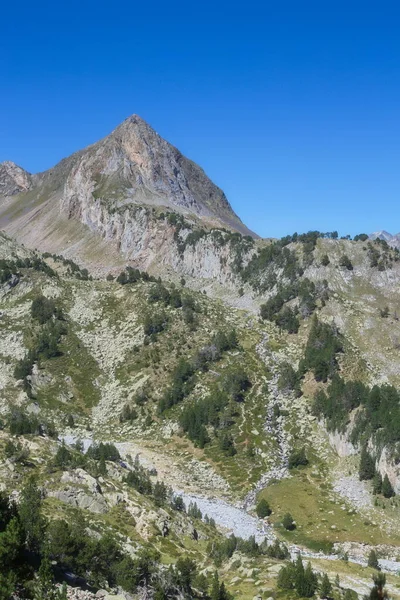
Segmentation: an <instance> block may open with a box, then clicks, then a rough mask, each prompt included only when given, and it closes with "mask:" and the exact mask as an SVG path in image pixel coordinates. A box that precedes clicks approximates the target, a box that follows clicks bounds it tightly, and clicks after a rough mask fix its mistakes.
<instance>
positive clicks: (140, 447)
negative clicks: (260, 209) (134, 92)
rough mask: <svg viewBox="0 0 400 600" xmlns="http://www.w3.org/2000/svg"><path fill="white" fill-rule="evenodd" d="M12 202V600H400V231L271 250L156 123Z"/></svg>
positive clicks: (5, 339) (3, 445)
mask: <svg viewBox="0 0 400 600" xmlns="http://www.w3.org/2000/svg"><path fill="white" fill-rule="evenodd" d="M0 194H1V203H0V219H1V227H2V232H1V234H0V566H1V570H0V598H4V599H8V598H16V597H21V598H38V599H39V598H40V599H44V598H46V599H48V598H49V599H57V598H60V599H61V598H71V599H72V598H76V599H77V600H78V599H83V598H87V599H88V600H90V599H92V598H93V599H94V598H107V599H108V600H111V599H112V598H115V599H117V598H125V599H126V600H130V599H139V598H140V599H145V598H147V599H154V600H161V599H164V598H179V599H183V598H191V599H192V598H211V599H212V600H218V599H221V600H223V599H229V598H237V599H240V598H243V599H245V600H250V599H251V600H253V599H256V598H257V599H259V598H261V599H264V598H265V599H273V598H277V599H288V600H295V599H300V598H305V597H306V598H312V597H315V598H318V597H320V598H325V599H328V598H331V599H332V600H333V599H334V600H342V599H343V600H356V599H357V597H363V596H365V595H366V596H368V598H371V599H375V600H376V599H377V598H378V599H379V598H384V597H387V596H390V597H392V598H398V597H400V593H399V589H400V577H399V571H400V530H399V525H398V524H399V519H400V503H399V500H398V497H399V494H400V362H399V349H400V321H399V313H400V292H399V281H400V252H399V250H398V248H397V247H396V245H395V244H393V243H392V238H393V236H390V234H387V233H385V232H378V233H376V234H373V235H372V236H368V235H367V234H365V233H360V234H359V235H357V236H355V237H354V239H349V237H348V236H347V237H345V238H339V236H338V234H337V233H336V232H318V231H310V232H308V233H304V234H297V233H296V234H293V235H288V236H286V237H284V238H282V239H279V240H274V239H259V238H258V237H257V236H256V235H254V234H253V233H252V232H250V231H249V230H248V229H247V228H246V227H245V225H243V223H242V222H241V221H240V219H239V217H237V216H236V215H235V214H234V212H233V211H232V209H231V207H230V205H229V203H228V201H227V199H226V197H225V195H224V194H223V192H222V191H221V190H220V189H219V188H218V187H217V186H215V185H214V184H213V183H212V182H211V181H210V180H209V179H208V178H207V176H206V175H205V173H204V172H203V171H202V170H201V168H200V167H198V166H197V165H195V164H194V163H192V162H191V161H190V160H188V159H186V158H185V157H184V156H183V155H182V154H181V153H180V152H179V151H178V150H177V149H176V148H174V147H173V146H171V145H170V144H168V142H166V141H165V140H163V139H162V138H161V137H160V136H159V135H158V134H157V133H156V132H155V131H154V130H153V129H151V127H149V126H148V125H147V124H146V123H145V122H144V121H143V120H142V119H140V118H139V117H137V116H133V117H130V118H129V119H127V120H126V121H125V122H124V123H122V125H120V126H119V127H117V129H115V130H114V131H113V132H112V133H111V134H110V135H109V136H108V137H106V138H104V139H103V140H101V141H100V142H97V143H96V144H94V145H93V146H90V147H89V148H86V149H85V150H82V151H80V152H77V153H76V154H74V155H72V156H71V157H69V158H66V159H64V160H63V161H61V162H60V163H59V164H58V165H56V166H55V167H54V168H52V169H50V170H49V171H46V172H44V173H39V174H37V175H30V174H28V173H26V172H25V171H24V170H23V169H21V168H19V167H17V166H16V165H15V164H13V163H10V162H6V163H3V164H2V165H0Z"/></svg>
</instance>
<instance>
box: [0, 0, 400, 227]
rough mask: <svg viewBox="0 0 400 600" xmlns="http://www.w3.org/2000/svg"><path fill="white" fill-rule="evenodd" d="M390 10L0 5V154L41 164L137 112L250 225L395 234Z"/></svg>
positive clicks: (366, 5) (397, 74)
mask: <svg viewBox="0 0 400 600" xmlns="http://www.w3.org/2000/svg"><path fill="white" fill-rule="evenodd" d="M396 5H397V3H396V2H394V1H392V2H384V1H383V2H382V1H381V2H379V3H378V2H369V1H368V0H365V1H364V2H357V1H356V2H354V1H351V0H350V1H349V0H347V2H342V1H340V0H337V1H335V2H333V1H331V2H322V1H321V0H319V1H318V2H308V1H307V0H305V1H304V2H299V1H298V0H296V1H284V0H280V1H278V0H275V1H273V2H272V1H269V0H264V1H263V2H261V1H260V2H254V1H252V0H249V1H247V2H243V3H240V4H235V3H234V2H225V1H218V0H214V2H209V0H203V1H202V2H188V1H185V2H180V1H179V2H174V1H173V0H172V1H171V2H165V1H164V2H159V1H158V0H153V2H149V1H147V2H143V1H142V2H135V0H129V1H125V0H113V1H111V0H108V1H107V2H104V1H101V0H99V1H97V2H94V1H92V0H80V2H77V1H76V0H69V1H68V2H58V3H57V2H54V1H52V2H43V1H41V0H37V2H31V1H29V2H28V1H26V0H21V1H20V2H5V3H2V7H1V14H0V18H1V21H2V26H1V36H0V161H2V160H6V159H10V160H13V161H15V162H16V163H18V164H20V165H21V166H23V167H24V168H26V169H27V170H29V171H31V172H37V171H41V170H45V169H47V168H49V167H51V166H52V165H53V164H55V163H56V162H57V161H58V160H60V159H61V158H63V157H64V156H67V155H69V154H70V153H72V152H73V151H75V150H78V149H80V148H82V147H84V146H86V145H88V144H89V143H92V142H94V141H96V140H97V139H99V138H101V137H103V136H104V135H106V134H107V133H109V132H110V131H111V130H112V129H113V128H114V127H115V126H116V125H117V124H118V123H119V122H120V121H122V120H123V119H124V118H126V117H127V116H129V115H130V114H132V113H137V114H139V115H141V116H142V117H143V118H144V119H146V120H147V121H148V122H149V123H150V124H151V125H152V126H153V127H154V128H155V129H156V130H157V131H158V132H159V133H160V135H162V136H163V137H165V138H166V139H168V140H169V141H170V142H172V143H173V144H175V145H176V146H177V147H179V149H180V150H181V151H182V152H183V153H184V154H186V155H187V156H189V157H190V158H192V159H193V160H195V161H196V162H198V163H199V164H200V165H201V166H202V167H203V168H204V169H205V170H206V172H207V173H208V175H209V176H210V177H211V178H212V179H213V180H214V181H215V182H216V183H217V184H218V185H220V186H221V187H222V188H223V189H224V190H225V192H226V194H227V196H228V198H229V200H230V202H231V204H232V205H233V207H234V209H235V210H236V212H238V214H239V215H240V216H241V218H242V219H243V221H244V222H245V223H246V224H247V225H248V226H249V227H250V228H252V229H253V230H255V231H257V232H258V233H259V234H261V235H263V236H281V235H284V234H286V233H292V232H293V231H299V232H302V231H307V230H309V229H319V230H322V231H331V230H334V229H337V230H339V232H340V233H341V234H347V233H350V234H352V235H353V234H355V233H358V232H360V231H366V232H370V231H373V230H376V229H381V228H382V229H388V230H389V231H391V232H393V233H394V232H397V231H399V230H400V208H399V207H400V202H399V200H400V172H399V158H400V35H399V25H400V11H399V9H398V8H397V7H396Z"/></svg>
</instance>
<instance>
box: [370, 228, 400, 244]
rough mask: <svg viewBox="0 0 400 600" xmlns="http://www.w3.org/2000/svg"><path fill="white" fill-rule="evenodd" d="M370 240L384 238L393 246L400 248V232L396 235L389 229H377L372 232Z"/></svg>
mask: <svg viewBox="0 0 400 600" xmlns="http://www.w3.org/2000/svg"><path fill="white" fill-rule="evenodd" d="M369 239H370V240H383V241H385V242H387V243H388V244H389V246H392V247H393V248H400V233H396V234H395V235H393V234H391V233H389V232H388V231H384V230H381V231H375V232H374V233H371V234H370V236H369Z"/></svg>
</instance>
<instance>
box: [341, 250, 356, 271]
mask: <svg viewBox="0 0 400 600" xmlns="http://www.w3.org/2000/svg"><path fill="white" fill-rule="evenodd" d="M339 265H340V266H341V267H346V269H347V270H348V271H352V270H353V264H352V262H351V260H350V258H349V257H348V256H347V254H342V256H341V257H340V260H339Z"/></svg>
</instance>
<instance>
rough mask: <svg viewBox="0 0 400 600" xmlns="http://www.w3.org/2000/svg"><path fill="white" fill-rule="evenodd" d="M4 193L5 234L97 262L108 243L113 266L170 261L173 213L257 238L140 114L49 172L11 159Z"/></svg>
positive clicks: (4, 170)
mask: <svg viewBox="0 0 400 600" xmlns="http://www.w3.org/2000/svg"><path fill="white" fill-rule="evenodd" d="M0 194H1V195H2V196H3V199H2V200H1V202H0V226H1V227H3V228H4V229H5V231H7V232H9V233H10V234H11V235H13V236H15V237H16V238H17V239H18V240H20V241H21V242H23V243H25V244H26V245H27V246H29V247H33V248H40V249H42V250H46V251H51V252H61V253H63V254H66V255H69V256H71V257H72V258H74V259H77V260H80V262H82V263H85V264H86V265H87V266H92V267H93V266H94V265H95V264H96V260H97V257H98V256H99V255H104V254H107V253H106V252H105V249H106V247H107V246H108V248H109V250H110V252H109V253H108V260H109V265H110V266H115V265H116V264H119V263H121V262H122V261H123V260H132V261H133V263H135V264H137V265H138V266H145V267H146V268H149V266H150V264H149V261H151V260H152V259H153V257H154V259H155V263H160V262H161V261H163V260H165V256H164V255H165V251H164V248H163V247H162V239H163V238H164V237H165V236H167V237H170V236H171V227H170V223H169V222H167V221H165V220H163V219H162V218H161V219H160V215H162V214H166V213H176V214H177V215H179V217H180V219H181V220H182V222H183V219H185V220H186V221H187V222H188V223H189V225H190V226H191V227H196V228H199V227H204V228H206V229H207V230H209V229H210V228H213V227H226V228H227V229H228V230H231V231H238V232H240V233H241V234H244V235H251V236H253V237H255V236H254V234H253V233H252V232H250V231H249V230H248V229H247V228H246V226H245V225H244V224H243V223H242V222H241V221H240V219H239V217H238V216H237V215H236V214H235V213H234V212H233V210H232V208H231V206H230V204H229V202H228V200H227V199H226V197H225V194H224V193H223V192H222V190H221V189H220V188H218V187H217V186H216V185H214V184H213V183H212V182H211V181H210V179H209V178H208V177H207V176H206V174H205V173H204V171H203V170H202V169H201V168H200V167H198V166H197V165H196V164H195V163H194V162H192V161H190V160H189V159H187V158H186V157H184V156H183V155H182V154H181V153H180V152H179V150H177V149H176V148H175V147H173V146H172V145H171V144H169V143H168V142H166V141H165V140H163V139H162V138H161V137H160V136H159V135H158V134H157V133H156V132H155V131H154V130H153V129H152V128H151V127H150V126H149V125H148V124H147V123H145V121H143V120H142V119H141V118H140V117H138V116H136V115H134V116H132V117H130V118H128V119H127V120H126V121H124V122H123V123H122V124H121V125H120V126H119V127H117V128H116V129H115V130H114V131H113V132H112V133H111V134H110V135H109V136H107V137H106V138H104V139H103V140H100V141H99V142H97V143H96V144H93V145H92V146H89V147H88V148H86V149H84V150H81V151H80V152H77V153H76V154H73V155H72V156H70V157H69V158H66V159H64V160H62V161H61V162H60V163H59V164H57V165H56V166H55V167H54V168H52V169H50V170H48V171H45V172H44V173H40V174H38V175H35V176H31V175H29V174H28V173H26V172H25V171H23V170H22V169H21V168H19V167H17V166H16V165H13V164H12V163H3V164H2V166H1V167H0ZM172 235H173V232H172ZM103 238H105V239H106V240H107V244H104V243H102V241H103ZM160 243H161V246H160V245H159V244H160ZM168 243H169V244H170V241H169V242H168ZM167 256H168V253H167ZM149 257H150V258H149ZM171 261H172V262H174V261H175V262H176V257H172V258H171Z"/></svg>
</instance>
